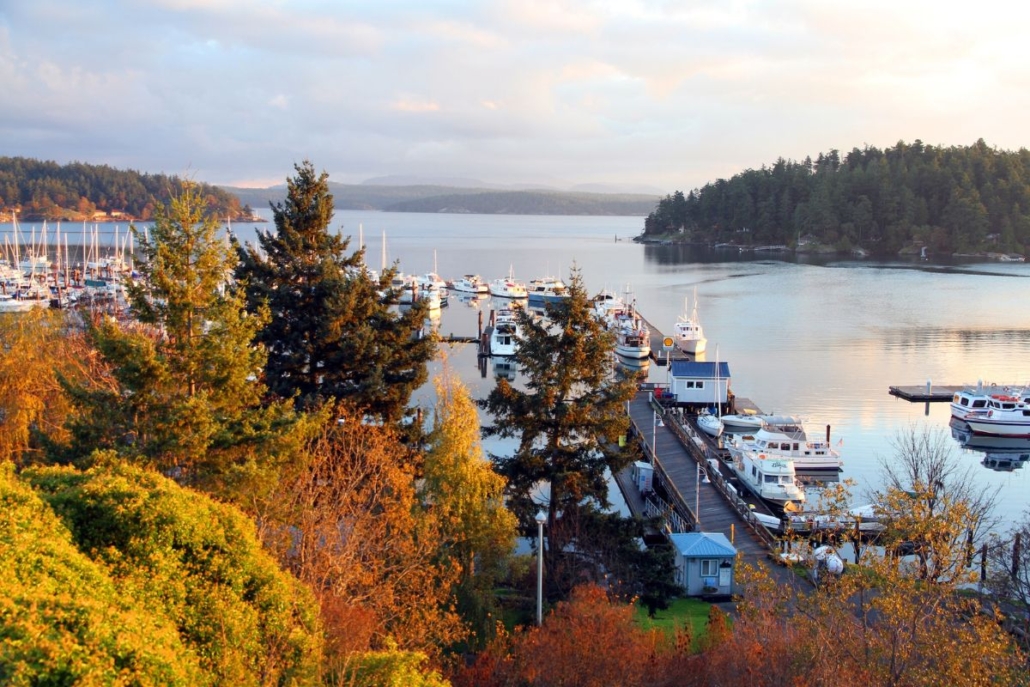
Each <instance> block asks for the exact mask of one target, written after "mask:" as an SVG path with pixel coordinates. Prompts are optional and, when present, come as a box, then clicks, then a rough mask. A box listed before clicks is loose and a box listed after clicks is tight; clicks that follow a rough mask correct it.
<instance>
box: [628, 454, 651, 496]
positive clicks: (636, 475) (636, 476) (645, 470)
mask: <svg viewBox="0 0 1030 687" xmlns="http://www.w3.org/2000/svg"><path fill="white" fill-rule="evenodd" d="M653 480H654V466H653V465H651V464H650V463H645V462H644V461H642V460H638V461H637V462H635V463H633V483H634V484H636V485H637V489H638V490H639V491H640V493H641V494H646V493H647V492H649V491H651V490H652V488H653Z"/></svg>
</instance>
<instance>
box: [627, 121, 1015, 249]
mask: <svg viewBox="0 0 1030 687" xmlns="http://www.w3.org/2000/svg"><path fill="white" fill-rule="evenodd" d="M642 238H643V239H644V240H647V239H663V240H664V239H668V240H683V241H693V242H702V243H708V244H717V243H729V244H734V245H738V246H742V247H757V246H763V245H786V246H789V247H793V248H801V247H802V246H804V245H806V244H807V246H808V249H810V250H811V249H813V248H815V249H822V250H834V251H864V252H867V253H869V254H873V255H878V256H891V255H897V254H899V253H902V252H915V253H919V252H920V251H921V249H922V248H923V247H926V248H927V249H928V252H929V253H931V254H936V255H951V254H978V253H981V254H982V253H990V252H995V253H1017V254H1025V253H1026V252H1028V251H1030V151H1027V150H1026V149H1020V150H1019V151H1016V152H1008V151H999V150H997V149H995V148H991V147H989V146H988V145H987V144H986V143H985V142H984V141H983V139H980V140H978V141H977V142H976V143H974V144H973V145H971V146H965V147H962V146H958V147H941V146H932V145H925V144H923V142H922V141H919V140H916V141H915V142H913V143H911V144H906V143H904V142H898V143H897V145H895V146H893V147H890V148H886V149H884V150H880V149H878V148H875V147H872V146H866V147H864V148H862V149H861V150H859V149H858V148H853V149H852V150H851V151H850V152H848V153H846V154H843V155H842V154H841V152H840V151H838V150H831V151H829V152H828V153H820V154H819V155H818V157H817V158H816V159H815V160H812V159H811V158H810V157H809V158H805V160H803V161H801V162H797V161H794V160H784V159H783V158H780V159H777V160H776V161H775V162H774V163H772V165H771V166H765V165H763V166H762V168H761V169H758V170H754V169H749V170H746V171H744V172H741V173H739V174H736V175H734V176H733V177H732V178H730V179H719V180H716V181H714V182H710V183H708V184H705V185H704V186H703V187H701V188H699V189H694V190H692V191H690V192H689V193H687V194H684V193H683V192H682V191H676V192H675V193H673V194H672V195H669V196H666V197H665V198H663V199H662V200H661V201H659V203H658V206H657V207H656V208H655V209H654V211H653V212H651V213H650V214H649V215H648V217H647V219H646V220H645V222H644V231H643V235H642Z"/></svg>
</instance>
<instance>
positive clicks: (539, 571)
mask: <svg viewBox="0 0 1030 687" xmlns="http://www.w3.org/2000/svg"><path fill="white" fill-rule="evenodd" d="M545 522H547V512H546V511H539V512H538V513H537V514H536V527H537V540H536V542H537V543H536V624H537V627H539V626H540V625H543V623H544V523H545Z"/></svg>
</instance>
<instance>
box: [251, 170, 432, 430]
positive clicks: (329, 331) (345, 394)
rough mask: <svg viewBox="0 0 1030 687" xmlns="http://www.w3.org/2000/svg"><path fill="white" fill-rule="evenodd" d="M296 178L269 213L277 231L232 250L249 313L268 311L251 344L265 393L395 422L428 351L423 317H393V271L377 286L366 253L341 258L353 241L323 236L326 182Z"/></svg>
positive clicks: (301, 174)
mask: <svg viewBox="0 0 1030 687" xmlns="http://www.w3.org/2000/svg"><path fill="white" fill-rule="evenodd" d="M295 169H296V171H297V175H296V176H295V177H293V178H292V179H288V180H287V197H286V200H285V202H283V203H278V204H275V205H273V206H272V212H273V215H274V220H275V231H274V232H272V231H259V232H258V246H252V245H248V246H246V247H239V255H240V265H239V268H238V270H237V276H238V277H240V278H241V279H242V280H245V282H246V284H247V297H248V302H249V307H250V308H251V309H252V310H253V311H255V312H257V311H259V310H260V308H261V307H263V306H265V305H267V307H268V308H269V309H270V311H271V320H270V321H269V322H268V324H267V326H265V327H264V329H263V330H262V331H261V333H260V335H259V337H258V340H259V341H260V342H261V343H263V344H264V345H265V346H266V348H267V350H268V364H267V366H266V369H265V378H266V382H267V384H268V387H269V390H270V391H271V392H272V393H273V394H276V395H278V396H279V397H282V398H296V401H297V403H298V405H299V406H300V407H302V408H303V407H313V406H316V405H319V404H321V403H323V402H325V401H327V400H329V399H330V398H335V399H339V400H341V401H344V402H346V403H349V404H352V405H354V406H356V407H358V408H360V409H361V410H362V411H363V412H364V413H366V414H368V415H370V416H373V417H376V418H379V419H381V420H384V421H389V422H396V421H399V420H400V419H401V418H403V417H404V415H405V412H406V406H407V403H408V399H409V398H410V396H411V394H412V392H413V391H414V390H415V389H417V388H418V387H419V386H421V385H422V384H423V383H425V381H426V379H427V372H426V363H427V362H428V361H429V360H430V359H431V358H432V356H433V353H434V351H435V344H434V342H433V340H432V339H431V338H420V337H417V336H415V333H416V332H417V331H418V330H419V329H420V327H421V325H422V322H423V321H424V316H425V312H424V310H423V308H421V307H413V308H411V309H410V310H407V311H405V312H403V313H400V314H398V313H397V312H395V310H394V309H392V308H391V306H392V305H395V304H396V302H397V301H396V294H393V293H390V292H389V285H390V280H391V279H392V277H393V276H394V274H395V270H394V269H388V270H385V271H384V273H383V274H382V275H380V276H379V280H378V281H375V280H373V279H372V278H371V276H370V275H369V273H368V272H367V271H366V270H365V269H364V268H363V264H364V250H363V249H361V248H359V249H358V250H356V251H355V252H353V253H351V254H349V255H348V254H347V249H348V246H349V244H350V239H349V238H342V237H341V236H339V235H338V234H331V233H330V232H329V225H330V222H331V221H332V216H333V197H332V194H330V193H329V183H328V175H327V174H325V173H324V172H323V173H322V174H321V175H316V174H315V170H314V168H313V167H312V165H311V163H310V162H304V163H303V164H301V165H296V166H295ZM383 293H386V296H385V297H384V296H383V295H381V294H383Z"/></svg>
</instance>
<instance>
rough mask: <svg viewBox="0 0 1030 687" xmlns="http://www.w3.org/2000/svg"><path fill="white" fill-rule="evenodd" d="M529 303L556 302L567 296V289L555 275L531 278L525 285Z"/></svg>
mask: <svg viewBox="0 0 1030 687" xmlns="http://www.w3.org/2000/svg"><path fill="white" fill-rule="evenodd" d="M526 290H527V292H528V294H529V303H530V304H531V305H536V304H540V305H543V304H544V303H557V302H559V301H561V300H563V299H565V298H568V297H569V289H568V287H567V286H566V285H565V282H563V281H562V280H561V279H558V278H557V277H541V278H539V279H533V280H532V281H530V282H529V286H528V287H527V289H526Z"/></svg>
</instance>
